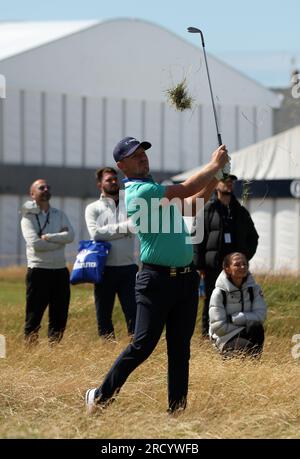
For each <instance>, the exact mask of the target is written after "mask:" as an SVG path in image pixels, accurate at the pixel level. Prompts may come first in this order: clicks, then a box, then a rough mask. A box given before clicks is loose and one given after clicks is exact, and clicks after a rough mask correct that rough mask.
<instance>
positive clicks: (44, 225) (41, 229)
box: [35, 211, 50, 237]
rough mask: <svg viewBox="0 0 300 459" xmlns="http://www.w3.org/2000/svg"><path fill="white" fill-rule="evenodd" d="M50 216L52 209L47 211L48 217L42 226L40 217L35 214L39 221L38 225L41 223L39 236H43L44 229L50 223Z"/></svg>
mask: <svg viewBox="0 0 300 459" xmlns="http://www.w3.org/2000/svg"><path fill="white" fill-rule="evenodd" d="M49 216H50V211H49V212H48V213H47V218H46V221H45V223H44V224H43V226H41V223H40V220H39V217H38V215H36V214H35V218H36V220H37V222H38V225H39V232H38V236H39V237H41V235H42V234H43V231H44V229H45V228H46V226H47V225H48V223H49Z"/></svg>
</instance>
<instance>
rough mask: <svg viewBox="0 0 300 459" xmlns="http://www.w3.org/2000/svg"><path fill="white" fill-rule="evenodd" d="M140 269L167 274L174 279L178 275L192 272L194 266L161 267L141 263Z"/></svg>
mask: <svg viewBox="0 0 300 459" xmlns="http://www.w3.org/2000/svg"><path fill="white" fill-rule="evenodd" d="M142 269H150V270H151V271H157V272H161V273H164V274H168V275H169V276H170V277H175V276H177V275H179V274H187V273H191V272H193V271H194V264H193V263H191V264H190V265H188V266H179V267H176V266H161V265H153V264H150V263H143V264H142Z"/></svg>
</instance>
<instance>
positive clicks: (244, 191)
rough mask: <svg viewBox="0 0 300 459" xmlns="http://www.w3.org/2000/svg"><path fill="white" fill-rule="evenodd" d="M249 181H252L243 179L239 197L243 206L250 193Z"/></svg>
mask: <svg viewBox="0 0 300 459" xmlns="http://www.w3.org/2000/svg"><path fill="white" fill-rule="evenodd" d="M251 183H252V181H251V180H244V181H243V188H242V197H241V200H242V205H243V206H244V205H245V204H246V202H247V201H248V198H249V196H250V194H251V189H250V185H251Z"/></svg>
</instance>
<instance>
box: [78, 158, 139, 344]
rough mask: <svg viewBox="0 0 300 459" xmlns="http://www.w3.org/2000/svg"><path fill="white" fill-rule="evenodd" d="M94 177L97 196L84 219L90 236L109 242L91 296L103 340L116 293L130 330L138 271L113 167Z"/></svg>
mask: <svg viewBox="0 0 300 459" xmlns="http://www.w3.org/2000/svg"><path fill="white" fill-rule="evenodd" d="M96 180H97V187H98V189H99V190H100V192H101V194H100V198H99V199H98V200H97V201H95V202H92V203H91V204H89V205H88V206H87V208H86V210H85V220H86V224H87V228H88V232H89V235H90V237H91V239H94V240H96V241H109V242H110V243H111V249H110V253H109V255H108V258H107V262H106V266H105V270H104V275H103V279H102V281H101V282H100V283H99V284H95V287H94V297H95V306H96V317H97V324H98V334H99V336H101V337H103V338H105V339H111V338H112V339H114V338H115V332H114V327H113V323H112V312H113V307H114V302H115V296H116V294H118V296H119V300H120V303H121V306H122V309H123V312H124V315H125V319H126V324H127V330H128V334H129V335H132V334H133V333H134V327H135V316H136V302H135V277H136V273H137V270H138V267H137V265H136V263H135V255H134V250H135V241H136V238H135V234H134V233H133V225H132V223H131V222H130V220H128V219H127V214H126V210H125V203H124V198H123V197H122V196H120V195H119V190H120V187H119V182H118V177H117V172H116V171H115V169H113V168H111V167H105V168H102V169H98V170H97V171H96ZM120 194H121V193H120Z"/></svg>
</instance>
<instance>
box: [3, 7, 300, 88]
mask: <svg viewBox="0 0 300 459" xmlns="http://www.w3.org/2000/svg"><path fill="white" fill-rule="evenodd" d="M117 17H134V18H140V19H145V20H148V21H151V22H154V23H156V24H158V25H161V26H163V27H165V28H167V29H169V30H170V31H172V32H174V33H176V34H177V35H180V36H182V37H183V38H185V39H186V40H189V41H191V42H193V43H194V44H197V45H198V44H199V37H198V36H197V35H192V34H188V33H187V32H186V28H187V27H188V26H196V27H199V28H201V29H202V31H203V33H204V36H205V43H206V51H207V52H210V53H212V54H214V55H215V56H216V57H219V58H221V59H223V60H225V61H226V62H228V63H229V64H231V65H233V66H234V67H236V68H238V69H239V70H241V71H242V72H243V73H245V74H247V75H248V76H250V77H252V78H255V79H256V80H258V81H260V82H261V83H262V84H264V85H266V86H287V85H288V84H289V74H290V71H291V68H292V65H293V64H292V60H294V65H295V66H297V67H300V32H299V21H300V2H299V0H285V1H283V0H249V1H245V0H240V1H239V0H223V1H222V0H210V1H208V0H206V1H203V0H185V1H183V0H180V1H179V0H84V1H83V0H51V1H50V0H46V1H45V0H44V1H43V0H0V20H2V21H5V20H59V19H61V20H67V19H102V20H105V19H112V18H117Z"/></svg>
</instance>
